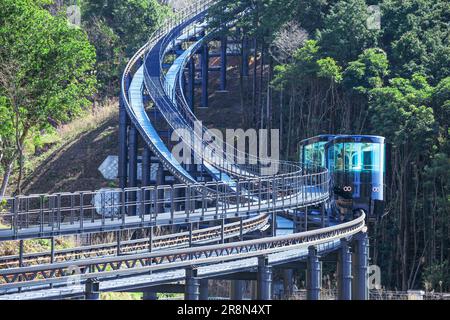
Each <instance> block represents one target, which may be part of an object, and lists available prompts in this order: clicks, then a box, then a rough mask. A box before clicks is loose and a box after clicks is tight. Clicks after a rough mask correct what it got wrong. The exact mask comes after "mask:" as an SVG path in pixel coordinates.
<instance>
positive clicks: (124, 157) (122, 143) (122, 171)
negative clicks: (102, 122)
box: [118, 98, 128, 189]
mask: <svg viewBox="0 0 450 320" xmlns="http://www.w3.org/2000/svg"><path fill="white" fill-rule="evenodd" d="M127 117H128V116H127V111H126V110H125V105H124V102H123V100H122V98H121V99H120V107H119V168H118V169H119V170H118V177H119V187H120V188H121V189H124V188H126V187H127V178H128V146H127V131H128V128H127V125H128V120H127Z"/></svg>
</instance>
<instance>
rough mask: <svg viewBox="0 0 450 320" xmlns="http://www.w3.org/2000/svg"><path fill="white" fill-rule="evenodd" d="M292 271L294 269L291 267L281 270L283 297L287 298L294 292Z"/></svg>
mask: <svg viewBox="0 0 450 320" xmlns="http://www.w3.org/2000/svg"><path fill="white" fill-rule="evenodd" d="M293 273H294V270H292V269H284V270H283V291H284V299H287V298H289V297H290V296H292V295H293V294H294V279H293Z"/></svg>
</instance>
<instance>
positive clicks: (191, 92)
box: [187, 59, 195, 110]
mask: <svg viewBox="0 0 450 320" xmlns="http://www.w3.org/2000/svg"><path fill="white" fill-rule="evenodd" d="M187 82H188V85H187V87H188V89H187V100H188V103H189V107H190V108H191V110H194V105H195V60H194V59H191V60H189V63H188V79H187Z"/></svg>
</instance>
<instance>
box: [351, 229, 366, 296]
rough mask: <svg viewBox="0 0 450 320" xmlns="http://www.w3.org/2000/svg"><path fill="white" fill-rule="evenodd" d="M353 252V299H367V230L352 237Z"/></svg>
mask: <svg viewBox="0 0 450 320" xmlns="http://www.w3.org/2000/svg"><path fill="white" fill-rule="evenodd" d="M354 240H355V241H354V254H353V292H352V298H353V300H368V299H369V288H368V273H367V272H368V269H367V268H368V264H369V239H368V237H367V232H360V233H358V234H357V235H356V236H355V237H354Z"/></svg>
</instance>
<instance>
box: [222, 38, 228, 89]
mask: <svg viewBox="0 0 450 320" xmlns="http://www.w3.org/2000/svg"><path fill="white" fill-rule="evenodd" d="M227 47H228V39H227V36H226V35H225V36H223V37H222V41H221V45H220V90H221V91H225V90H227Z"/></svg>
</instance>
